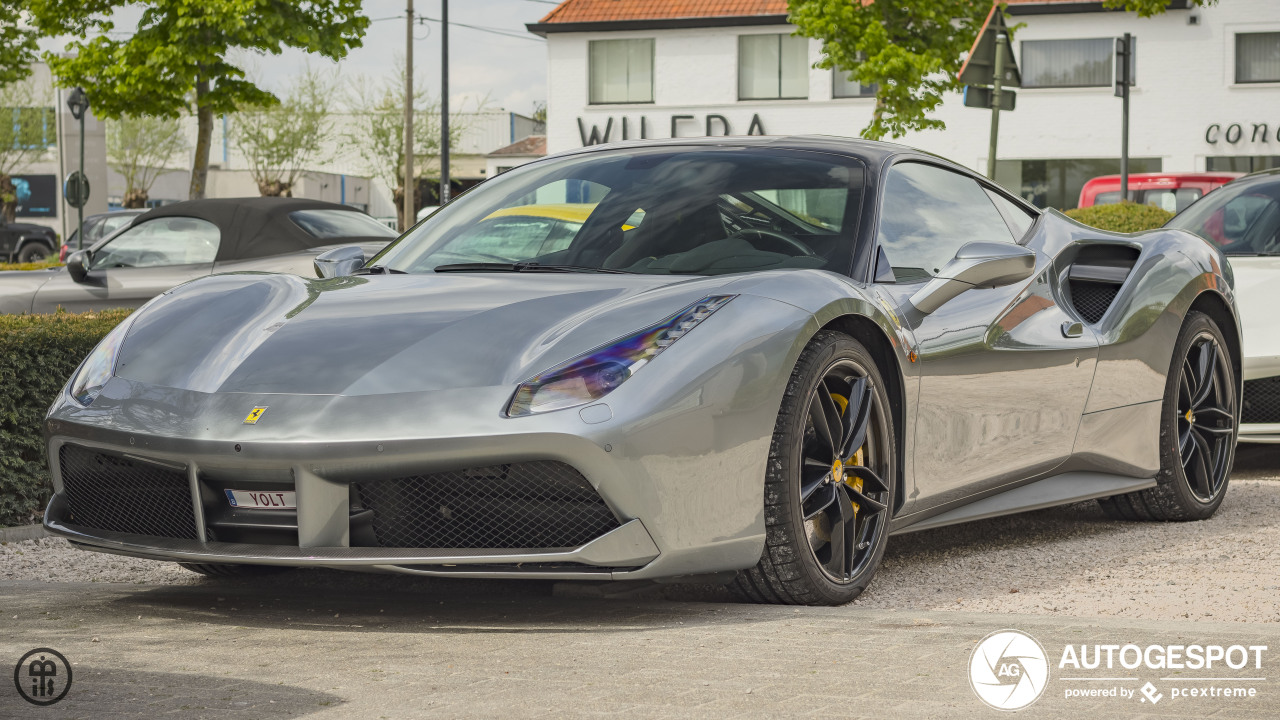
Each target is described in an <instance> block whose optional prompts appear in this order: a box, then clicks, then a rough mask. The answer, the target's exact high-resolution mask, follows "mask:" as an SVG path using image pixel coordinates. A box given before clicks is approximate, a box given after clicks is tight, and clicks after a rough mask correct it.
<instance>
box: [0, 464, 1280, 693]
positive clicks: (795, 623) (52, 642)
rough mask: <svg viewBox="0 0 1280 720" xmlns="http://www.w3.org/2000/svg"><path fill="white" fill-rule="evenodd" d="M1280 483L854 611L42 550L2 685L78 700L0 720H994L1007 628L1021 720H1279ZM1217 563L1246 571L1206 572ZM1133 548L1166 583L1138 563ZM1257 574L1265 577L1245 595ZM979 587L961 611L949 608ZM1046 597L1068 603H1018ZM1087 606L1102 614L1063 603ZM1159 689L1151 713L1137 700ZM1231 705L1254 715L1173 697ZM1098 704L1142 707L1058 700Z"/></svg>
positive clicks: (696, 595) (1093, 532)
mask: <svg viewBox="0 0 1280 720" xmlns="http://www.w3.org/2000/svg"><path fill="white" fill-rule="evenodd" d="M1277 476H1280V449H1277V450H1271V449H1263V450H1252V449H1250V450H1246V451H1245V452H1244V453H1242V455H1241V458H1240V463H1239V464H1238V467H1237V473H1236V475H1235V479H1236V481H1238V485H1237V487H1236V488H1234V489H1233V495H1232V496H1229V498H1228V499H1229V501H1230V502H1231V504H1229V505H1225V504H1224V507H1223V511H1222V512H1221V513H1220V514H1219V516H1218V517H1215V518H1214V519H1213V520H1211V521H1209V522H1208V523H1195V524H1168V525H1159V524H1156V525H1143V524H1138V525H1125V524H1119V523H1111V522H1110V521H1106V520H1105V519H1102V518H1100V517H1099V516H1097V514H1096V513H1094V512H1093V511H1092V510H1091V509H1088V508H1086V507H1083V506H1081V507H1074V508H1070V509H1064V510H1058V511H1042V512H1040V513H1032V514H1029V515H1027V516H1024V517H1021V518H1003V519H997V520H992V521H987V522H985V523H976V524H972V525H969V526H966V527H960V528H944V529H941V530H937V531H931V532H930V533H921V534H918V535H910V536H903V537H902V538H897V539H895V545H896V548H895V549H891V554H890V555H889V557H888V562H887V563H886V566H885V570H884V572H883V573H882V576H880V577H877V579H876V582H875V583H873V592H869V593H868V594H867V596H865V598H864V600H861V601H859V602H858V603H855V604H853V605H850V606H846V607H841V608H789V607H768V606H752V605H742V604H736V603H732V602H726V601H725V598H724V597H723V596H722V595H721V594H719V593H717V592H715V591H713V590H710V589H700V588H677V589H674V590H671V591H669V592H667V593H666V594H665V596H664V597H652V596H645V595H640V596H634V597H614V598H603V597H582V596H580V595H581V593H579V594H578V595H579V596H566V595H573V594H574V593H572V592H570V593H566V592H563V591H560V592H553V586H552V585H551V584H549V583H541V582H484V581H461V580H457V581H443V580H429V579H420V578H407V577H398V576H375V575H353V574H340V573H330V572H321V571H313V572H305V573H291V574H287V575H282V576H276V577H271V578H264V579H259V580H238V581H218V582H215V581H207V580H198V581H195V582H185V581H184V582H182V583H177V582H175V583H173V584H168V583H164V582H154V581H151V582H149V583H147V584H126V583H120V582H79V581H73V580H71V579H69V578H65V577H64V578H62V579H61V580H60V581H48V580H41V579H39V563H40V558H41V553H42V552H46V551H45V550H42V549H40V548H39V547H36V546H31V545H28V546H27V547H36V549H34V550H29V551H27V552H26V554H24V555H22V556H17V555H9V556H5V560H4V562H5V563H16V562H18V560H19V559H20V558H25V560H22V562H27V563H30V566H29V567H27V566H25V565H24V567H26V568H27V569H26V570H23V572H21V573H18V572H10V573H7V574H6V573H5V572H3V571H4V570H5V568H0V577H3V578H6V579H3V580H0V661H2V662H0V670H2V671H3V673H2V674H3V675H4V676H6V678H7V677H8V676H9V675H10V671H9V668H10V667H12V665H10V663H15V662H17V659H18V658H19V657H21V656H22V654H23V653H25V652H26V651H27V650H30V649H32V648H35V647H52V648H55V649H57V650H59V651H60V652H62V653H63V654H64V655H66V657H67V658H68V660H69V661H70V662H71V663H72V666H73V668H74V670H75V681H74V685H73V688H72V689H71V691H70V692H69V693H68V695H67V697H66V699H65V700H63V701H62V702H61V703H59V704H57V705H54V706H51V707H47V708H37V707H34V706H31V705H28V704H26V703H25V702H24V701H22V700H21V699H20V698H19V697H18V695H17V693H16V690H15V689H14V688H13V685H12V684H11V683H10V682H9V681H8V680H7V679H4V680H3V685H0V717H4V718H8V717H14V718H45V717H47V718H137V717H162V716H163V717H169V716H172V717H184V718H185V717H192V718H200V717H208V718H215V717H216V718H286V717H289V718H292V717H307V718H311V717H315V718H348V717H357V718H366V717H367V718H412V717H440V718H460V717H494V716H501V717H547V716H557V717H596V716H611V715H621V716H635V717H707V716H731V717H805V716H823V717H840V718H845V717H878V718H879V717H887V718H899V717H900V718H937V717H948V718H949V717H957V718H987V717H990V718H995V717H1000V716H1001V714H1000V713H999V712H997V711H995V710H992V709H990V708H988V707H986V706H985V705H983V704H982V703H981V702H980V701H979V700H978V699H977V697H976V696H975V694H974V693H973V691H972V690H971V688H970V686H969V681H968V664H969V660H970V655H971V653H972V652H973V649H974V647H975V646H976V644H977V643H978V642H979V641H980V640H981V639H982V638H983V637H985V636H987V635H988V634H989V633H991V632H993V631H996V630H1000V629H1003V628H1014V629H1017V630H1020V631H1023V632H1025V633H1028V634H1030V635H1031V636H1033V637H1034V638H1035V639H1037V640H1038V641H1039V642H1040V644H1041V645H1042V646H1043V647H1044V648H1045V650H1046V654H1047V655H1048V657H1049V661H1050V666H1051V676H1050V680H1049V682H1048V683H1047V685H1046V688H1045V691H1044V694H1043V696H1042V697H1041V698H1040V700H1039V701H1038V702H1037V703H1036V704H1034V705H1032V706H1031V707H1029V708H1027V709H1025V710H1023V711H1020V713H1019V714H1020V715H1024V716H1028V717H1067V716H1072V717H1079V716H1085V715H1088V716H1090V717H1091V718H1095V717H1096V718H1112V717H1116V718H1121V717H1123V718H1148V717H1210V716H1212V717H1223V718H1262V717H1280V683H1277V678H1276V677H1275V676H1276V675H1277V673H1278V672H1280V671H1278V670H1277V668H1278V667H1280V665H1278V664H1277V661H1275V660H1274V656H1277V655H1280V622H1277V620H1280V617H1277V615H1280V613H1277V612H1276V610H1275V608H1276V607H1277V605H1276V604H1275V603H1276V601H1275V599H1274V598H1275V596H1276V595H1278V594H1280V593H1277V592H1276V591H1275V590H1276V589H1280V588H1276V586H1277V585H1280V571H1277V570H1276V567H1277V565H1276V563H1275V560H1276V559H1277V556H1276V553H1277V546H1278V545H1280V542H1277V540H1276V535H1274V534H1273V533H1274V532H1275V530H1274V528H1273V526H1274V525H1275V523H1274V513H1275V511H1276V510H1277V509H1280V483H1275V482H1274V480H1275V479H1276V477H1277ZM1233 498H1234V500H1233ZM1250 539H1254V540H1257V541H1258V542H1257V543H1256V544H1255V545H1252V546H1251V545H1249V544H1248V542H1247V541H1248V540H1250ZM1211 540H1212V541H1222V542H1225V543H1226V544H1228V545H1232V546H1235V548H1234V549H1223V548H1215V549H1213V550H1212V551H1211V552H1210V553H1209V554H1208V557H1205V555H1206V553H1205V551H1204V550H1203V549H1202V547H1201V546H1202V545H1203V544H1205V543H1208V542H1210V541H1211ZM1127 549H1128V550H1129V551H1130V552H1132V553H1137V554H1138V555H1139V556H1140V557H1142V558H1144V559H1146V561H1147V563H1146V564H1147V566H1150V567H1147V566H1143V565H1134V564H1125V559H1126V557H1127V555H1126V550H1127ZM47 552H53V551H52V550H50V551H47ZM59 552H65V551H62V550H59ZM1233 553H1234V554H1235V556H1234V558H1233ZM81 555H82V556H83V557H85V558H98V557H105V556H98V555H89V554H83V553H82V554H81ZM1157 557H1158V558H1161V560H1160V562H1155V561H1154V559H1155V558H1157ZM1056 558H1061V559H1062V560H1061V562H1062V564H1059V563H1058V562H1057V561H1056V560H1054V559H1056ZM1183 561H1185V562H1183ZM1246 562H1247V563H1250V565H1249V566H1248V567H1250V568H1251V569H1250V570H1249V571H1248V572H1235V571H1233V568H1235V567H1238V566H1239V565H1240V564H1241V563H1246ZM1081 568H1088V570H1087V573H1088V575H1090V576H1091V579H1089V580H1087V581H1086V580H1085V578H1084V577H1083V576H1081V574H1082V573H1084V572H1086V571H1084V570H1081ZM1188 568H1190V569H1188ZM1215 568H1218V569H1221V571H1222V573H1223V574H1222V575H1221V581H1219V576H1217V575H1214V574H1213V571H1214V569H1215ZM1029 573H1030V574H1029ZM1144 573H1145V574H1144ZM974 576H976V577H977V578H978V582H976V583H975V584H974V585H973V586H972V587H967V588H966V589H965V590H964V592H965V593H966V594H967V595H968V597H964V598H959V600H961V601H962V602H958V603H957V602H954V601H952V600H946V601H940V600H939V599H937V598H936V597H935V596H944V595H949V594H950V593H949V592H947V591H948V590H949V589H950V588H948V587H947V586H948V584H950V583H957V582H959V581H960V580H961V579H962V578H965V577H974ZM177 577H183V576H177ZM1028 577H1030V578H1031V580H1030V582H1028V581H1027V578H1028ZM1170 581H1172V582H1173V583H1175V585H1173V586H1172V587H1177V588H1180V591H1182V592H1184V593H1185V591H1186V589H1187V588H1186V587H1183V586H1180V585H1177V584H1176V583H1182V582H1184V581H1191V583H1192V584H1191V585H1190V592H1189V593H1186V597H1184V598H1183V599H1185V600H1186V602H1187V603H1188V606H1190V607H1193V608H1195V609H1198V612H1196V613H1195V614H1194V615H1190V614H1189V613H1188V614H1185V615H1184V608H1183V606H1182V605H1180V604H1178V603H1175V602H1173V601H1172V600H1171V599H1170V597H1168V596H1167V593H1168V592H1169V591H1168V590H1167V588H1168V587H1171V586H1170V585H1169V584H1168V583H1169V582H1170ZM1015 583H1016V584H1017V587H1016V588H1011V587H1009V586H1010V585H1012V584H1015ZM880 586H883V590H882V591H880V592H876V591H875V590H876V589H877V588H878V587H880ZM1042 586H1043V587H1042ZM1266 588H1272V590H1266ZM1012 589H1018V590H1019V592H1018V593H1011V592H1010V590H1012ZM562 590H563V588H562ZM1050 590H1052V591H1053V592H1055V593H1057V595H1054V599H1053V600H1047V601H1046V600H1042V599H1041V598H1039V597H1036V598H1034V602H1026V601H1024V600H1022V597H1026V596H1034V595H1035V593H1048V592H1050ZM1086 591H1093V592H1094V593H1095V595H1094V596H1086V600H1088V602H1091V603H1094V605H1093V606H1090V605H1089V604H1088V603H1077V604H1075V605H1070V606H1069V605H1068V603H1067V602H1066V601H1065V600H1061V599H1060V598H1064V597H1067V598H1069V597H1070V596H1073V595H1077V594H1080V595H1086ZM913 594H914V595H915V596H916V597H915V599H914V600H910V601H908V599H907V598H909V597H910V596H911V595H913ZM1046 597H1047V596H1046ZM1180 597H1182V596H1180ZM1241 597H1244V598H1247V599H1248V601H1249V602H1250V603H1255V604H1256V606H1255V607H1253V608H1252V609H1247V608H1246V610H1239V609H1238V608H1234V606H1235V605H1247V604H1248V603H1237V601H1236V599H1237V598H1241ZM895 598H897V599H895ZM1006 598H1014V599H1016V602H1015V604H1013V605H1002V604H1000V603H1001V602H1004V601H1005V599H1006ZM1089 598H1092V599H1089ZM1122 601H1123V602H1122ZM1046 602H1048V603H1049V604H1048V605H1046V604H1045V603H1046ZM1268 602H1269V603H1270V604H1267V603H1268ZM1257 603H1261V604H1257ZM1104 605H1105V606H1106V607H1105V608H1103V609H1104V610H1105V612H1104V611H1103V610H1099V609H1098V607H1101V606H1104ZM938 607H954V608H958V609H956V610H941V609H936V608H938ZM975 607H978V608H984V609H987V610H988V611H987V612H972V611H970V610H971V609H972V608H975ZM1090 607H1093V608H1094V609H1093V610H1090ZM1233 613H1234V614H1233ZM1242 613H1243V614H1242ZM1224 617H1226V618H1234V619H1239V618H1244V617H1248V618H1252V620H1251V621H1249V622H1244V621H1237V622H1224V621H1222V618H1224ZM1130 643H1132V644H1135V645H1138V646H1139V647H1141V648H1146V647H1147V646H1149V645H1162V646H1163V645H1192V644H1200V645H1221V646H1230V645H1241V646H1258V645H1265V646H1267V647H1268V648H1269V649H1268V650H1267V651H1265V652H1263V654H1262V666H1261V667H1260V668H1254V667H1253V666H1252V665H1250V666H1248V667H1245V668H1240V669H1231V668H1229V667H1225V666H1223V665H1222V664H1221V663H1220V664H1219V665H1218V666H1215V667H1214V668H1212V669H1211V670H1199V671H1194V670H1187V669H1182V670H1170V669H1148V668H1145V667H1140V668H1137V669H1132V670H1128V669H1124V668H1121V667H1118V666H1117V667H1116V668H1114V669H1112V670H1110V671H1108V670H1106V669H1105V668H1100V669H1098V670H1087V669H1083V670H1077V669H1074V668H1065V669H1060V668H1059V667H1058V661H1059V659H1060V658H1061V657H1062V654H1063V651H1064V648H1065V646H1066V645H1068V644H1071V645H1073V646H1076V647H1079V646H1080V645H1081V644H1086V645H1089V646H1092V645H1093V644H1100V645H1121V646H1122V645H1126V644H1130ZM1110 677H1122V678H1124V679H1122V680H1105V679H1102V678H1110ZM1197 678H1212V679H1209V680H1204V679H1197ZM1248 678H1260V679H1248ZM1147 682H1150V683H1151V684H1152V687H1153V688H1154V690H1153V695H1157V694H1158V695H1159V697H1158V699H1157V702H1155V703H1152V702H1149V701H1147V700H1146V699H1145V698H1143V696H1142V694H1141V693H1140V692H1139V688H1141V687H1142V686H1143V685H1144V684H1145V683H1147ZM1223 687H1226V688H1232V689H1237V688H1240V689H1244V690H1245V691H1246V694H1247V690H1248V689H1249V688H1252V689H1253V691H1254V695H1253V696H1252V697H1239V698H1236V697H1233V698H1224V697H1221V696H1217V697H1175V696H1174V693H1175V692H1176V691H1183V690H1188V691H1189V690H1191V689H1196V690H1200V689H1202V688H1203V689H1208V690H1210V691H1211V692H1212V690H1213V688H1223ZM1090 689H1099V690H1105V691H1110V690H1112V689H1116V690H1123V691H1129V692H1133V693H1134V694H1133V695H1131V696H1130V697H1127V698H1120V697H1094V698H1080V697H1072V698H1068V697H1066V694H1067V693H1068V692H1070V691H1080V690H1090Z"/></svg>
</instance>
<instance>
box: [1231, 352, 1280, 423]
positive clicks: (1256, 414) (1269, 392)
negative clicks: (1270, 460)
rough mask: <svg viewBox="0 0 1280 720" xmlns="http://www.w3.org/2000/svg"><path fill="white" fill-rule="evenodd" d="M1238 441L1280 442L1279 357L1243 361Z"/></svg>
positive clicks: (1254, 358)
mask: <svg viewBox="0 0 1280 720" xmlns="http://www.w3.org/2000/svg"><path fill="white" fill-rule="evenodd" d="M1244 378H1245V379H1244V397H1243V398H1242V400H1243V402H1242V409H1241V413H1240V414H1241V420H1240V435H1239V439H1240V442H1252V443H1280V357H1246V358H1245V359H1244Z"/></svg>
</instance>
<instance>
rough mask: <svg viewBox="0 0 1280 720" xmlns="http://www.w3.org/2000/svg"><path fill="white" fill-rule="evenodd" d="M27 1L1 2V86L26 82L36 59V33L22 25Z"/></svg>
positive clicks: (11, 0)
mask: <svg viewBox="0 0 1280 720" xmlns="http://www.w3.org/2000/svg"><path fill="white" fill-rule="evenodd" d="M25 4H26V2H25V0H0V86H3V85H8V84H9V83H12V82H17V81H19V80H24V79H26V77H27V76H28V75H30V74H31V63H32V62H34V61H35V59H36V33H35V31H34V30H33V29H32V28H30V27H27V26H26V25H25V24H24V23H22V9H23V6H24V5H25Z"/></svg>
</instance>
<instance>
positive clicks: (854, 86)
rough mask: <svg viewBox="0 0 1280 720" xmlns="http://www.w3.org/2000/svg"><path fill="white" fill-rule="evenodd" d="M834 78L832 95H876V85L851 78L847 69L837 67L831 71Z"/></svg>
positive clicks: (845, 96) (856, 96)
mask: <svg viewBox="0 0 1280 720" xmlns="http://www.w3.org/2000/svg"><path fill="white" fill-rule="evenodd" d="M831 75H832V77H833V80H832V82H831V96H832V97H837V98H862V97H875V96H876V86H875V85H874V84H872V85H863V84H862V83H860V82H858V81H857V80H854V79H852V78H850V77H849V76H848V75H847V74H846V73H845V71H843V70H840V69H839V68H837V69H836V70H835V71H833V72H832V73H831Z"/></svg>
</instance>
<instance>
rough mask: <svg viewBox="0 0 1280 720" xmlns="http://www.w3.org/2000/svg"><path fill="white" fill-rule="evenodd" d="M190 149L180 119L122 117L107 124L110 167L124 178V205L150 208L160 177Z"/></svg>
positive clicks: (108, 161)
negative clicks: (176, 159)
mask: <svg viewBox="0 0 1280 720" xmlns="http://www.w3.org/2000/svg"><path fill="white" fill-rule="evenodd" d="M187 147H188V145H187V136H186V134H185V133H184V132H183V131H182V123H181V121H179V120H178V119H177V118H165V117H147V116H141V117H139V116H136V115H122V116H121V117H120V119H119V120H114V121H109V122H107V164H108V165H110V166H111V169H112V170H115V171H116V172H118V173H120V175H121V176H123V177H124V185H125V187H124V206H125V207H127V208H141V207H146V206H147V199H148V197H149V194H150V192H151V186H152V185H153V184H154V183H155V181H156V178H157V177H159V176H160V173H162V172H164V170H165V167H166V165H168V163H170V162H172V160H173V156H174V155H177V154H178V153H183V152H186V150H187Z"/></svg>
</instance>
